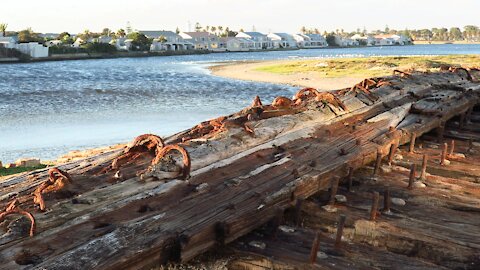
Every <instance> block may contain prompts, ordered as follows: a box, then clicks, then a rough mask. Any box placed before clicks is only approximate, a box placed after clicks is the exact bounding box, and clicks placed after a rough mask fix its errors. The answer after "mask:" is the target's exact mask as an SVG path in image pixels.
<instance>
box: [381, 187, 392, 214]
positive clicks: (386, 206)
mask: <svg viewBox="0 0 480 270" xmlns="http://www.w3.org/2000/svg"><path fill="white" fill-rule="evenodd" d="M390 204H391V200H390V189H389V188H388V187H386V188H385V192H384V193H383V210H382V212H384V213H390Z"/></svg>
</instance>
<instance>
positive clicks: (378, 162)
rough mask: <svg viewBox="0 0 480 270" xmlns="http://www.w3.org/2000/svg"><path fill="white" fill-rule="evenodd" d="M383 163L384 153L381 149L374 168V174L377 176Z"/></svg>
mask: <svg viewBox="0 0 480 270" xmlns="http://www.w3.org/2000/svg"><path fill="white" fill-rule="evenodd" d="M381 163H382V153H381V152H380V151H377V160H376V161H375V168H374V169H373V176H376V175H377V174H378V171H379V170H380V165H381Z"/></svg>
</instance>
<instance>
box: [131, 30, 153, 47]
mask: <svg viewBox="0 0 480 270" xmlns="http://www.w3.org/2000/svg"><path fill="white" fill-rule="evenodd" d="M127 37H128V38H129V39H131V40H132V50H133V51H148V50H150V45H151V44H152V40H150V39H148V38H147V37H146V36H145V35H144V34H141V33H139V32H133V33H130V34H128V36H127Z"/></svg>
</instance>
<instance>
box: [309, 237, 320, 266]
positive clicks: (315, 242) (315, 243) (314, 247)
mask: <svg viewBox="0 0 480 270" xmlns="http://www.w3.org/2000/svg"><path fill="white" fill-rule="evenodd" d="M319 247H320V233H319V232H317V234H316V235H315V239H314V240H313V243H312V248H311V249H310V264H315V262H316V261H317V252H318V248H319Z"/></svg>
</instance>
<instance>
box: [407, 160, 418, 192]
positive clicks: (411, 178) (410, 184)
mask: <svg viewBox="0 0 480 270" xmlns="http://www.w3.org/2000/svg"><path fill="white" fill-rule="evenodd" d="M416 168H417V166H416V165H415V164H412V165H411V166H410V176H409V178H408V189H413V181H415V170H416Z"/></svg>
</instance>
